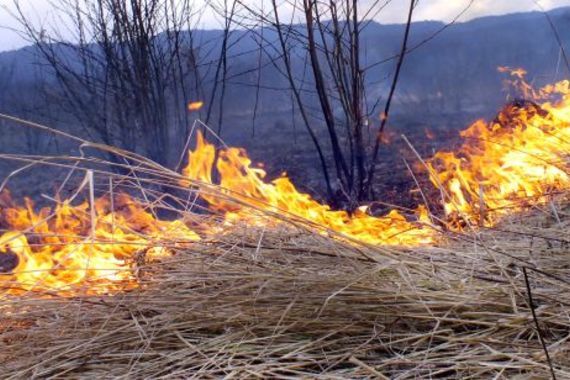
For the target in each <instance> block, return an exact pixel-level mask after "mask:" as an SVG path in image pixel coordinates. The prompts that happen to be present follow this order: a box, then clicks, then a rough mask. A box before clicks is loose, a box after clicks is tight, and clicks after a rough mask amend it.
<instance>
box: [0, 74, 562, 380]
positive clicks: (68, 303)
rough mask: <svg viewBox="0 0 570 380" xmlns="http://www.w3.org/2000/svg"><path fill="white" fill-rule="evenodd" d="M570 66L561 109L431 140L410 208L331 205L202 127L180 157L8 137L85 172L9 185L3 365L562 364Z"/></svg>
mask: <svg viewBox="0 0 570 380" xmlns="http://www.w3.org/2000/svg"><path fill="white" fill-rule="evenodd" d="M564 83H565V87H564V90H565V92H564V94H565V97H564V103H563V105H564V111H565V112H564V113H562V111H561V110H560V109H559V108H552V107H551V108H548V107H547V109H550V110H551V112H550V113H549V114H545V115H543V114H542V113H541V112H538V113H536V114H533V115H534V116H532V117H530V119H529V118H528V117H527V116H528V114H527V113H526V110H527V108H528V107H527V106H525V105H522V106H521V105H517V106H516V107H514V106H513V107H514V108H513V107H511V108H507V111H504V112H502V113H501V114H500V115H502V117H503V119H505V121H504V122H501V123H502V124H501V123H498V124H497V123H491V125H490V126H487V127H485V126H484V125H483V124H481V123H479V124H475V125H474V127H472V128H470V129H469V130H468V131H471V132H469V134H471V133H472V132H473V131H479V130H480V131H481V133H482V134H481V136H479V135H478V136H479V137H481V138H480V142H479V143H478V144H476V145H475V148H476V149H475V150H473V149H474V148H473V146H471V145H464V146H463V147H462V148H461V150H462V151H461V152H460V153H461V154H459V155H456V154H455V153H444V154H443V155H440V156H441V157H440V158H442V157H443V158H449V159H450V160H449V161H446V162H447V163H449V165H448V166H449V167H448V166H446V165H447V164H446V163H445V162H444V164H441V163H440V165H443V166H444V169H445V170H443V171H441V172H440V173H445V174H446V175H445V176H443V177H441V178H438V179H437V181H434V182H435V184H436V185H438V186H437V187H438V189H439V190H440V191H441V194H442V203H443V205H444V206H447V207H446V210H445V211H446V213H445V216H442V217H443V218H446V220H443V221H437V215H433V214H432V215H427V208H425V209H423V208H418V210H423V211H425V212H421V213H420V212H417V211H418V210H416V212H415V213H414V211H413V210H411V214H415V216H416V218H415V219H414V218H408V215H407V212H406V211H402V212H401V213H400V212H396V211H393V212H391V213H390V214H388V215H386V216H380V217H374V216H372V215H369V214H368V213H366V212H365V210H358V211H356V212H355V213H354V214H352V215H350V214H349V213H348V212H344V211H334V210H331V209H330V208H329V207H328V206H327V205H324V204H320V203H318V202H316V201H315V200H313V199H312V198H311V197H310V196H308V195H307V194H303V193H301V192H299V191H297V189H296V188H295V186H294V185H293V184H292V183H291V182H290V181H289V179H288V178H285V177H281V178H278V179H276V180H273V181H266V180H264V175H265V173H264V172H263V171H262V170H260V169H255V168H253V167H252V166H251V165H250V164H251V161H250V160H249V158H248V157H247V155H246V154H245V152H244V151H242V150H239V149H235V148H227V149H221V150H219V151H218V152H217V153H216V148H215V146H214V145H213V144H211V143H206V142H205V141H203V140H201V137H199V138H198V144H197V148H196V149H195V150H194V151H193V152H192V154H191V155H190V157H189V164H188V167H187V168H186V169H185V170H184V173H183V175H180V174H178V173H176V172H173V171H171V170H168V169H166V168H163V167H161V166H159V165H158V164H156V163H153V162H151V161H149V160H146V159H144V158H142V157H140V156H137V155H135V154H132V153H129V152H125V151H122V150H120V149H117V148H113V147H108V146H103V145H98V144H92V143H89V142H87V141H84V140H81V139H77V138H74V137H72V136H68V135H65V136H64V137H67V138H72V139H74V140H76V141H77V142H78V143H79V144H81V147H82V148H83V149H85V148H94V149H96V150H97V151H99V153H101V152H102V153H104V154H105V155H110V156H114V157H115V158H117V159H115V160H113V161H112V162H107V161H106V160H103V159H102V158H100V157H99V156H96V155H95V156H93V157H91V156H86V155H82V156H81V157H45V156H43V157H40V156H22V155H1V156H0V157H1V158H5V159H11V160H16V161H20V162H24V163H25V166H24V167H23V168H22V169H21V170H18V171H17V172H15V174H16V173H21V172H22V171H24V170H25V169H27V168H29V167H32V166H36V165H40V164H42V165H45V164H48V165H51V166H55V167H59V168H62V169H70V170H71V173H72V174H70V176H69V177H68V179H71V178H73V177H74V176H76V174H77V173H81V174H83V175H82V176H79V178H76V179H79V180H80V181H79V182H80V184H79V186H78V189H76V190H75V191H74V192H73V193H72V195H71V196H70V197H62V196H60V194H59V193H57V194H56V196H53V197H47V199H48V201H50V202H52V203H53V204H54V206H53V207H52V208H51V209H50V210H47V211H46V210H43V211H35V210H34V209H33V207H32V206H31V205H30V204H28V205H27V207H18V206H9V207H6V206H2V204H1V203H0V207H3V208H4V209H3V210H0V211H2V213H1V215H0V216H2V217H3V218H4V219H3V220H0V224H1V223H2V222H3V221H4V222H6V224H7V228H6V229H7V231H6V232H5V233H4V234H3V235H1V236H0V252H1V253H2V254H3V257H4V259H6V258H11V259H12V261H14V262H16V263H17V265H18V266H17V267H16V269H15V270H14V268H10V265H9V264H10V263H9V262H8V261H6V262H5V263H4V264H2V263H1V262H0V267H2V265H4V267H2V268H0V269H2V270H1V272H2V273H0V291H3V292H2V295H1V297H0V312H2V314H1V316H0V342H2V349H1V350H0V371H2V373H3V374H4V375H6V377H7V378H44V377H45V378H47V377H58V378H79V377H84V378H109V377H113V378H115V377H119V378H120V377H123V378H163V377H168V378H189V377H200V378H220V377H224V378H226V377H227V378H232V377H239V378H253V377H265V378H292V377H311V378H398V379H407V378H427V377H429V378H431V377H437V378H459V377H461V378H517V377H518V378H546V377H549V376H552V377H558V378H570V264H569V263H570V240H569V239H568V236H567V235H568V233H567V232H568V229H569V227H570V210H569V209H568V208H567V206H566V205H568V195H569V194H568V183H569V182H568V181H569V178H570V177H569V176H568V167H567V165H568V162H567V160H568V149H567V148H568V142H569V140H568V138H567V136H568V132H569V131H570V128H569V126H570V118H569V117H568V115H570V113H568V112H570V91H568V83H567V82H564ZM547 105H548V104H546V105H545V107H546V106H547ZM521 107H523V109H520V108H521ZM524 107H527V108H524ZM509 109H510V110H511V111H512V112H510V111H508V110H509ZM558 113H561V115H558ZM513 115H514V116H516V117H512V116H513ZM521 115H522V116H524V117H519V116H521ZM0 116H1V115H0ZM2 117H4V116H2ZM4 118H7V117H4ZM12 120H13V121H18V120H14V118H12ZM528 121H532V123H529V122H528ZM19 122H22V121H19ZM26 124H28V125H30V123H26ZM33 126H34V127H36V128H40V129H43V130H46V131H49V132H52V133H59V135H60V136H61V135H64V134H63V133H61V132H56V131H53V130H49V128H47V127H43V126H38V125H33ZM539 132H540V136H539V137H538V138H536V139H532V142H533V144H528V141H527V140H528V139H527V135H528V134H529V133H539ZM492 133H494V134H498V135H500V136H501V137H504V139H503V140H504V141H507V142H509V143H508V144H502V143H501V144H497V142H496V141H495V140H494V139H490V140H489V139H487V138H486V137H488V136H487V134H492ZM552 136H553V137H552ZM491 137H497V136H495V135H492V136H491ZM503 140H501V141H503ZM535 140H536V141H535ZM200 141H201V143H200ZM545 141H549V142H550V143H549V144H545V143H544V142H545ZM495 145H499V146H501V147H502V148H496V147H495ZM489 146H490V147H493V149H494V150H495V151H497V150H498V151H497V152H495V153H496V154H494V155H489V154H488V152H490V151H493V150H491V148H488V147H489ZM520 147H523V148H529V149H530V148H532V149H530V153H529V154H525V155H521V154H519V153H520V152H519V150H520V149H519V148H520ZM534 148H536V149H534ZM472 150H473V151H472ZM534 151H537V152H538V153H540V154H538V155H537V154H534V153H533V152H534ZM513 152H517V154H516V155H515V157H514V158H513V157H512V154H513ZM467 153H469V154H467ZM216 155H218V161H217V165H216V168H217V173H218V174H220V175H221V180H220V182H219V184H218V182H216V181H213V180H212V179H213V177H212V174H213V173H214V172H213V170H214V166H213V165H214V161H215V157H216ZM529 156H530V157H532V159H530V158H529ZM553 162H554V164H557V165H558V166H560V167H558V166H557V169H556V170H554V171H553V170H551V169H550V167H551V165H552V164H553ZM517 163H518V164H519V165H517ZM427 166H429V165H427ZM109 167H112V168H114V170H109ZM513 168H514V169H513ZM431 169H432V170H436V169H437V168H435V167H431ZM499 169H500V170H499ZM497 170H499V171H498V172H497ZM488 172H491V173H492V174H495V173H498V174H500V175H498V177H494V176H492V175H487V174H488ZM73 173H75V174H73ZM529 173H530V174H529ZM432 174H433V173H432ZM81 178H83V180H82V181H81ZM431 178H432V179H434V178H435V177H433V175H432V177H431ZM65 182H67V179H66V180H65V181H64V184H62V185H61V187H60V190H61V189H63V188H64V187H65V186H64V185H65ZM463 182H465V183H463ZM2 187H4V183H2V184H1V185H0V188H2ZM119 193H121V194H122V195H119ZM80 194H82V195H80ZM99 195H101V197H100V198H96V196H99ZM74 198H82V200H83V203H81V204H79V205H78V204H77V203H79V202H78V201H79V199H77V200H76V201H74ZM564 198H566V199H564ZM0 201H2V199H1V198H0ZM557 202H558V203H557ZM426 204H427V201H426ZM206 205H207V207H208V208H207V209H204V206H206ZM531 206H532V207H534V209H533V210H531V211H525V213H524V214H518V215H517V214H514V213H515V212H521V211H524V210H528V208H529V207H531ZM407 211H410V210H407ZM165 214H168V215H169V217H167V218H166V219H164V218H163V216H165ZM499 222H500V223H499ZM442 226H447V228H448V230H447V231H442V229H443V228H444V227H442ZM3 228H4V227H3ZM386 244H388V245H386ZM394 245H396V246H394ZM399 245H406V246H408V248H405V247H403V246H399ZM412 246H413V247H414V248H411V247H412ZM15 258H17V260H16V259H15ZM96 258H97V259H101V260H99V261H97V263H96V265H97V267H93V265H94V264H95V261H94V259H96ZM117 260H118V261H119V263H118V264H117V265H114V266H113V267H111V268H110V267H109V263H114V262H115V261H117ZM13 264H14V263H12V266H13ZM27 264H30V265H27ZM6 268H8V269H6ZM10 270H13V273H10V272H9V271H10Z"/></svg>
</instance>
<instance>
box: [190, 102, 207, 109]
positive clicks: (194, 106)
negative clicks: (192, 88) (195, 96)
mask: <svg viewBox="0 0 570 380" xmlns="http://www.w3.org/2000/svg"><path fill="white" fill-rule="evenodd" d="M203 105H204V102H202V101H197V102H190V103H188V111H198V110H200V108H202V106H203Z"/></svg>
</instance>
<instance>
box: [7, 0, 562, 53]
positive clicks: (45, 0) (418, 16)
mask: <svg viewBox="0 0 570 380" xmlns="http://www.w3.org/2000/svg"><path fill="white" fill-rule="evenodd" d="M18 1H19V3H20V4H21V6H22V8H23V9H24V12H25V13H26V14H27V15H28V16H29V17H30V18H31V19H32V20H34V22H35V23H37V24H38V25H43V26H44V27H46V28H48V29H49V28H50V27H53V25H59V24H58V21H57V19H56V17H55V15H56V11H55V10H54V9H53V8H52V6H51V5H50V0H18ZM242 1H243V2H245V3H249V4H250V5H252V6H257V7H260V6H261V5H262V4H263V3H264V2H265V3H266V5H265V6H266V7H269V4H270V1H269V0H242ZM384 1H387V2H388V5H387V6H386V7H385V8H384V9H383V10H382V12H381V13H380V14H379V15H378V16H377V17H376V20H377V21H380V22H383V23H399V22H404V20H405V17H406V9H407V7H408V1H407V0H391V1H390V0H384ZM13 2H14V0H0V51H5V50H12V49H16V48H20V47H22V46H25V45H26V44H27V41H26V40H25V39H23V38H22V37H21V36H20V35H19V34H18V32H17V31H15V30H14V29H16V30H17V29H19V25H18V23H17V22H16V21H15V20H14V19H13V17H12V16H11V15H10V12H11V10H13ZM56 2H57V0H56ZM207 2H208V3H218V4H223V0H194V1H193V3H194V4H195V6H196V7H197V8H201V9H208V7H207V6H206V3H207ZM468 2H469V0H420V2H419V6H418V8H417V9H416V11H415V14H414V21H420V20H440V21H449V20H451V19H453V18H454V17H455V16H456V15H457V14H458V13H459V12H460V11H461V10H462V9H463V8H464V7H465V6H466V4H467V3H468ZM536 2H538V3H539V4H540V5H541V6H542V7H543V8H544V9H552V8H557V7H562V6H570V0H537V1H535V0H475V1H474V3H473V5H472V7H471V8H470V9H469V11H468V12H467V13H466V14H465V15H464V16H463V17H462V19H461V21H466V20H469V19H472V18H476V17H481V16H487V15H498V14H506V13H513V12H525V11H532V10H538V7H537V5H536ZM282 3H283V4H285V3H287V1H282ZM371 3H373V0H360V1H359V7H360V9H361V10H365V9H367V5H369V4H371ZM382 3H383V1H381V2H380V4H382ZM283 12H284V17H286V15H287V14H290V13H291V9H290V8H289V7H288V6H287V5H283ZM220 22H221V20H220V18H219V17H217V16H216V14H215V12H213V11H207V12H205V14H204V15H203V17H202V20H201V23H200V26H201V27H205V28H216V27H219V26H220Z"/></svg>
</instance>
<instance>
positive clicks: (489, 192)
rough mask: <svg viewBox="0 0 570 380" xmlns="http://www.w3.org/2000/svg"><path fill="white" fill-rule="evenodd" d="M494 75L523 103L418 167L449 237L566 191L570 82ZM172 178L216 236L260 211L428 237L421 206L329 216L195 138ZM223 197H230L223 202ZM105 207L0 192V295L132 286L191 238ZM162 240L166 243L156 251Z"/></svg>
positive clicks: (398, 239)
mask: <svg viewBox="0 0 570 380" xmlns="http://www.w3.org/2000/svg"><path fill="white" fill-rule="evenodd" d="M500 70H502V71H505V72H507V71H508V72H510V73H511V80H512V81H511V82H510V83H511V84H512V85H515V86H517V88H519V89H520V90H521V91H522V94H523V95H524V96H525V97H526V98H527V99H532V100H533V101H528V100H527V101H515V102H512V103H511V104H509V105H507V106H506V107H505V108H504V109H503V110H502V111H501V112H500V114H499V115H498V117H497V118H496V120H494V121H493V122H490V123H486V122H484V121H482V120H480V121H477V122H476V123H474V124H473V125H471V126H470V127H469V128H467V129H466V130H465V131H463V132H461V136H462V137H463V138H464V139H465V142H464V144H463V145H462V146H461V147H460V148H459V149H458V150H456V151H454V152H445V151H442V152H439V153H437V154H435V156H434V157H433V158H431V159H430V160H428V161H427V165H428V168H429V171H430V179H431V181H432V183H433V184H434V185H435V186H436V187H438V188H440V190H441V192H442V194H443V198H444V199H443V207H444V212H445V216H446V218H447V220H448V221H449V225H450V227H452V228H455V229H461V228H463V226H464V225H465V224H470V225H471V226H480V225H485V226H490V225H493V224H495V223H496V222H497V221H498V220H499V219H500V218H501V217H503V216H504V215H507V214H509V213H512V212H514V211H517V210H521V209H523V208H524V207H526V206H529V205H535V204H540V203H544V202H546V201H548V199H549V197H550V196H551V195H552V194H553V193H555V192H557V191H561V190H567V189H568V188H570V175H569V174H568V173H569V165H570V163H569V159H568V157H569V152H570V82H568V81H562V82H559V83H556V84H553V85H548V86H545V87H543V88H540V89H534V88H533V87H532V86H530V85H529V84H528V83H526V81H525V80H524V74H525V72H524V70H521V69H516V70H512V69H507V68H501V69H500ZM199 103H201V102H199ZM191 104H192V103H191ZM200 105H201V104H200ZM190 108H191V105H189V109H190ZM426 133H427V132H426ZM214 174H215V175H214ZM183 175H184V176H185V177H186V178H187V179H188V180H185V181H183V183H184V185H185V186H189V183H190V182H191V181H189V180H192V182H191V183H193V184H195V185H198V186H202V190H204V191H202V193H201V197H202V198H203V199H204V200H205V201H207V202H208V203H209V205H210V208H211V210H212V211H216V212H221V213H223V214H224V218H225V222H226V223H225V224H224V227H223V228H227V229H231V228H232V227H233V226H234V225H235V224H236V223H238V222H242V223H246V224H249V225H254V226H266V225H268V224H269V225H273V224H275V223H279V222H278V220H279V219H278V218H274V219H268V218H267V217H266V214H277V215H288V216H289V217H293V219H295V218H299V219H303V220H304V221H308V222H309V223H310V224H313V225H314V226H317V227H320V231H322V233H327V232H328V231H334V232H337V233H340V234H343V235H344V236H346V237H347V238H349V239H354V240H359V241H362V242H366V243H370V244H390V245H407V246H417V245H421V244H430V243H434V242H436V241H437V240H438V235H437V234H436V232H435V230H434V229H433V228H431V226H430V219H429V216H428V213H427V211H426V209H425V208H424V207H418V208H417V210H415V212H411V215H410V216H408V217H406V216H404V215H403V214H402V213H400V212H398V211H396V210H392V211H390V212H389V213H388V214H387V215H385V216H381V217H373V216H371V215H369V214H368V212H367V208H366V207H365V206H363V207H361V208H359V209H357V210H356V211H355V212H354V213H353V214H350V213H348V212H346V211H342V210H341V211H335V210H332V209H331V208H330V207H329V206H328V205H326V204H322V203H319V202H318V201H316V200H315V199H313V198H312V197H311V196H310V195H308V194H305V193H303V192H301V191H299V190H298V189H297V188H296V187H295V186H294V185H293V183H292V182H291V180H290V179H289V178H288V177H287V176H286V175H283V176H281V177H279V178H276V179H273V180H271V181H269V180H267V179H266V172H265V170H263V169H262V168H261V167H254V166H252V162H251V160H250V158H249V157H248V156H247V154H246V152H245V150H243V149H239V148H223V149H220V150H218V151H216V148H215V147H214V145H212V144H210V143H208V142H207V141H206V140H205V139H204V136H203V135H202V134H201V133H198V135H197V141H196V148H195V149H194V150H193V151H190V152H189V159H188V165H187V166H186V167H185V168H184V169H183ZM214 178H219V180H214ZM208 185H215V186H218V185H219V187H220V189H221V190H220V191H221V193H222V197H220V196H219V195H218V196H214V195H211V194H209V193H208V192H207V191H205V190H206V186H208ZM224 194H227V195H229V196H231V197H229V196H228V197H227V198H225V199H224V197H223V195H224ZM230 198H231V201H230V200H229V199H230ZM113 201H114V202H113V203H112V202H111V201H110V199H109V198H106V197H103V198H99V199H97V200H96V201H95V203H94V205H93V206H92V207H93V208H94V212H92V211H93V210H91V209H90V207H91V205H89V203H87V202H84V203H82V204H79V205H75V206H73V205H71V202H69V201H66V202H62V203H60V204H58V205H57V206H56V207H55V208H54V209H53V210H52V209H48V208H43V209H40V210H39V211H37V212H36V211H34V207H33V204H32V202H31V201H30V200H26V202H25V206H24V207H21V206H17V205H15V204H13V203H12V201H11V200H10V199H9V198H8V196H7V194H6V193H4V194H0V226H2V227H7V232H4V233H3V234H2V235H0V292H4V293H6V294H9V295H19V294H23V293H26V292H30V291H42V292H51V293H53V294H58V295H74V294H78V293H81V292H83V293H86V294H108V293H114V292H117V291H120V290H125V289H132V288H133V287H136V286H138V282H137V277H136V258H137V255H138V254H139V253H141V252H144V253H146V256H147V257H149V256H152V257H162V256H165V255H169V254H170V253H171V252H172V247H174V248H176V247H186V246H187V244H188V243H189V242H195V241H198V240H200V237H199V236H198V235H197V234H196V233H195V232H194V231H192V230H191V229H190V228H189V227H188V226H187V225H186V224H185V223H184V222H183V221H182V220H174V221H163V220H160V219H159V218H157V217H156V216H155V215H153V214H152V213H150V212H149V211H148V210H146V209H145V208H144V207H143V206H142V205H141V204H140V203H139V202H137V201H136V200H135V199H133V198H132V197H130V196H128V195H126V194H121V195H119V196H118V197H117V199H116V200H113ZM1 205H6V206H4V207H2V206H1ZM93 215H94V216H93ZM206 232H208V233H218V232H220V229H219V228H206ZM168 241H170V242H172V243H171V244H172V245H170V244H169V246H168V247H166V246H165V245H166V243H165V242H168Z"/></svg>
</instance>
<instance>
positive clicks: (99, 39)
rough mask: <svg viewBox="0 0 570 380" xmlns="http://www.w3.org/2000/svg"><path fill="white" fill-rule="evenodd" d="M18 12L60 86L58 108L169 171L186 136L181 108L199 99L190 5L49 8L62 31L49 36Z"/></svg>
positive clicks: (147, 0)
mask: <svg viewBox="0 0 570 380" xmlns="http://www.w3.org/2000/svg"><path fill="white" fill-rule="evenodd" d="M15 5H16V9H17V12H18V13H17V17H18V18H19V20H20V22H21V24H22V26H23V28H24V31H25V34H26V35H27V37H28V38H29V39H30V40H31V41H33V42H34V43H35V44H36V46H37V47H38V50H39V52H40V54H41V57H42V59H43V60H44V62H46V63H47V66H48V68H49V70H50V71H51V73H52V74H53V75H54V76H55V78H56V80H57V83H58V87H57V91H52V92H51V94H50V96H52V97H54V98H55V100H57V102H56V103H57V104H59V105H60V106H61V107H62V109H63V110H64V111H65V112H67V113H69V114H71V115H73V116H74V117H75V118H76V119H77V120H78V121H79V122H80V123H81V125H82V126H83V127H84V130H85V131H86V133H88V134H90V135H92V136H91V137H96V138H98V139H100V140H102V141H103V142H105V143H108V144H114V145H119V146H122V147H125V148H128V149H131V150H133V151H137V152H140V153H143V154H146V155H148V156H150V157H151V158H152V159H153V160H155V161H157V162H159V163H161V164H165V165H168V164H171V163H172V159H173V158H175V157H176V154H175V152H176V148H179V149H180V148H181V146H180V141H181V140H183V139H181V138H180V136H181V135H182V136H183V135H184V134H185V133H186V128H187V114H186V107H185V105H186V103H187V102H188V100H190V99H191V98H197V97H201V96H203V94H201V93H199V90H200V85H199V84H198V82H199V81H200V73H199V69H198V62H197V55H198V54H199V52H198V51H197V50H196V47H195V46H194V40H193V36H192V29H191V28H189V26H190V25H191V24H192V20H193V18H194V17H196V15H197V12H196V11H195V10H194V9H193V6H192V2H191V1H189V0H182V1H174V0H129V1H116V0H54V1H53V6H54V7H56V8H57V10H58V12H57V13H58V17H59V20H60V21H61V25H59V27H58V28H55V29H53V30H46V29H43V28H39V27H37V26H36V25H35V24H34V23H33V22H31V20H30V19H28V18H27V16H26V14H25V13H24V12H23V11H22V8H21V7H20V4H19V2H18V0H15ZM64 30H66V33H68V34H69V33H70V32H71V33H72V36H68V35H63V33H62V31H64ZM93 135H94V136H93Z"/></svg>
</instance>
